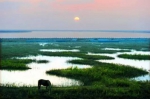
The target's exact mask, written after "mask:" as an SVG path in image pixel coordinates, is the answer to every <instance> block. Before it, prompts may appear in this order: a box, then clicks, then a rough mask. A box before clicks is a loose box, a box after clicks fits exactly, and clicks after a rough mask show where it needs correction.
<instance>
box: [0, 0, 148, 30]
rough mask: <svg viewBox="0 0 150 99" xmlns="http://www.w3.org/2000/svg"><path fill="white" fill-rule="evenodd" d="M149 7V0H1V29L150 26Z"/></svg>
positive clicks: (144, 27) (137, 27)
mask: <svg viewBox="0 0 150 99" xmlns="http://www.w3.org/2000/svg"><path fill="white" fill-rule="evenodd" d="M149 9H150V0H0V30H7V29H9V30H12V29H17V30H18V29H20V30H150V11H149ZM75 17H79V18H80V20H78V21H75V20H74V18H75Z"/></svg>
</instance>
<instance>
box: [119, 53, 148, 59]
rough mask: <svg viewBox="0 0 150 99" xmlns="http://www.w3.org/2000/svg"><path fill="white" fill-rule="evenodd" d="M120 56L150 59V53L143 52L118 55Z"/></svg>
mask: <svg viewBox="0 0 150 99" xmlns="http://www.w3.org/2000/svg"><path fill="white" fill-rule="evenodd" d="M118 57H120V58H126V59H137V60H150V55H141V54H134V55H133V54H120V55H118Z"/></svg>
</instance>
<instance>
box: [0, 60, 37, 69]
mask: <svg viewBox="0 0 150 99" xmlns="http://www.w3.org/2000/svg"><path fill="white" fill-rule="evenodd" d="M30 62H35V60H31V59H4V60H3V59H2V60H1V65H0V69H7V70H27V69H31V68H29V67H28V66H27V65H26V64H28V63H30Z"/></svg>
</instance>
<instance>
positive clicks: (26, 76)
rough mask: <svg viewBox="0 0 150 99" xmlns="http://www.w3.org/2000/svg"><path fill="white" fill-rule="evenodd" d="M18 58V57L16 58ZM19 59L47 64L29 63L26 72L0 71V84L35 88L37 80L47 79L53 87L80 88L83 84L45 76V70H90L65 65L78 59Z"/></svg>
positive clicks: (34, 57)
mask: <svg viewBox="0 0 150 99" xmlns="http://www.w3.org/2000/svg"><path fill="white" fill-rule="evenodd" d="M18 58H19V57H18ZM19 59H36V60H47V61H48V63H35V62H32V63H29V64H27V65H28V66H29V67H30V68H32V69H29V70H26V71H7V70H1V71H0V72H1V76H2V78H1V84H15V85H17V86H22V85H25V86H37V81H38V80H39V79H48V80H50V81H51V83H52V85H54V86H58V87H59V86H60V87H62V86H64V87H65V86H80V85H82V84H83V83H82V82H80V81H78V80H75V79H70V78H66V77H59V76H55V75H47V74H46V71H47V70H52V69H65V68H69V67H76V66H77V67H78V68H90V66H88V65H74V64H70V63H67V61H68V60H72V59H79V58H72V57H50V56H43V55H38V56H29V57H21V58H19Z"/></svg>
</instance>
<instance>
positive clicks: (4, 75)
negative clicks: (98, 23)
mask: <svg viewBox="0 0 150 99" xmlns="http://www.w3.org/2000/svg"><path fill="white" fill-rule="evenodd" d="M41 46H43V45H42V43H41ZM105 49H106V50H108V49H109V50H120V49H119V48H115V49H114V48H105ZM125 50H126V49H125ZM40 51H50V52H58V51H59V52H62V51H71V52H78V51H79V50H75V49H72V50H58V49H57V50H56V49H53V50H50V49H41V50H40ZM124 53H126V54H147V55H150V52H142V51H135V50H132V51H131V52H118V53H115V54H94V53H88V54H89V55H106V56H111V57H114V58H115V59H114V60H98V61H101V62H106V63H117V64H124V65H130V66H133V67H136V68H142V69H144V70H146V71H148V70H150V61H149V60H131V59H123V58H118V57H117V55H119V54H124ZM18 58H19V59H36V60H47V61H48V63H35V62H32V63H29V64H27V65H28V66H29V67H30V68H32V69H29V70H26V71H7V70H0V73H1V84H15V85H18V86H22V85H28V86H37V81H38V80H39V79H41V78H42V79H48V80H50V81H51V82H52V84H53V85H54V86H80V85H82V84H83V83H82V82H80V81H78V80H75V79H70V78H66V77H59V76H55V75H47V74H46V73H45V72H46V71H47V70H52V69H65V68H68V67H76V66H77V67H78V68H90V66H89V65H75V64H70V63H67V61H68V60H73V59H79V58H73V57H52V56H44V55H38V56H29V57H18ZM134 79H135V80H142V81H144V80H150V74H148V75H144V76H140V77H136V78H134Z"/></svg>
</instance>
